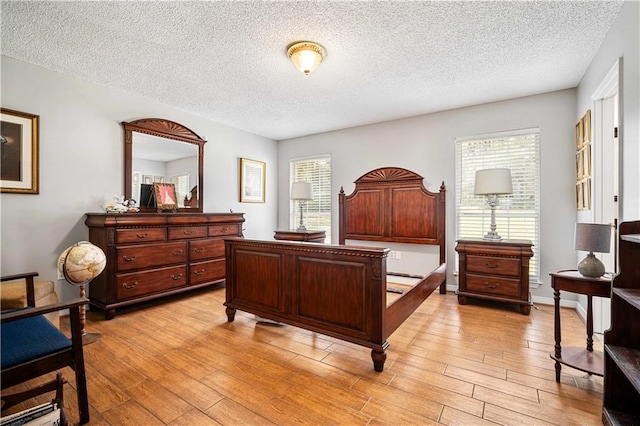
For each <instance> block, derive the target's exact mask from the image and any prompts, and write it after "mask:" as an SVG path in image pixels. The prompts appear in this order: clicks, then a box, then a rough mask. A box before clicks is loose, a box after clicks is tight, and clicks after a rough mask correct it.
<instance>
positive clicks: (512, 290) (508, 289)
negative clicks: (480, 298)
mask: <svg viewBox="0 0 640 426" xmlns="http://www.w3.org/2000/svg"><path fill="white" fill-rule="evenodd" d="M466 284H467V286H466V287H467V291H470V292H478V293H486V294H494V295H500V296H507V297H518V296H519V295H520V280H518V279H509V278H502V277H496V276H489V275H475V274H467V282H466Z"/></svg>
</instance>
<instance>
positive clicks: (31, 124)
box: [0, 108, 40, 194]
mask: <svg viewBox="0 0 640 426" xmlns="http://www.w3.org/2000/svg"><path fill="white" fill-rule="evenodd" d="M39 120H40V116H38V115H34V114H29V113H27V112H21V111H14V110H12V109H7V108H0V142H1V145H2V147H1V148H0V149H1V150H2V162H1V164H0V192H10V193H14V194H39V190H38V183H39V176H38V173H39V166H38V160H39V154H38V143H39V142H38V138H39V131H40V128H39V125H38V122H39Z"/></svg>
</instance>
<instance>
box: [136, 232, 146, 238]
mask: <svg viewBox="0 0 640 426" xmlns="http://www.w3.org/2000/svg"><path fill="white" fill-rule="evenodd" d="M148 236H149V233H148V232H145V233H144V234H136V237H138V238H147V237H148Z"/></svg>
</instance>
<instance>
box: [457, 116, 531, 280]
mask: <svg viewBox="0 0 640 426" xmlns="http://www.w3.org/2000/svg"><path fill="white" fill-rule="evenodd" d="M505 145H506V149H503V148H504V146H505ZM472 149H473V151H472V152H471V150H472ZM463 151H466V152H465V153H466V156H463ZM455 163H456V164H455V176H456V197H455V209H456V212H455V213H456V240H457V239H464V238H470V239H481V238H482V237H483V235H484V234H485V233H486V232H487V231H488V230H489V225H490V223H491V210H490V209H489V206H488V204H487V202H486V197H485V196H482V195H475V194H474V193H473V186H474V180H475V173H476V171H478V170H482V169H490V168H497V167H506V168H509V169H511V176H512V181H513V194H510V195H502V196H500V197H499V200H498V207H497V209H496V224H497V232H498V234H500V236H501V237H502V238H503V239H513V240H530V241H531V242H532V243H533V247H532V249H533V253H534V255H533V258H532V259H531V261H530V263H529V277H530V282H531V283H539V282H540V129H539V128H529V129H521V130H514V131H508V132H500V133H494V134H488V135H477V136H471V137H464V138H456V140H455ZM465 219H466V220H465ZM527 222H528V223H527ZM455 269H456V272H457V271H458V263H457V257H456V267H455Z"/></svg>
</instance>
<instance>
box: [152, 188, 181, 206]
mask: <svg viewBox="0 0 640 426" xmlns="http://www.w3.org/2000/svg"><path fill="white" fill-rule="evenodd" d="M153 193H154V194H155V198H156V207H157V208H158V213H162V212H164V211H170V212H175V211H176V210H177V208H178V203H177V196H176V186H175V185H174V184H172V183H158V182H154V183H153Z"/></svg>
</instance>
